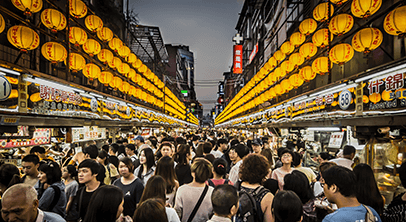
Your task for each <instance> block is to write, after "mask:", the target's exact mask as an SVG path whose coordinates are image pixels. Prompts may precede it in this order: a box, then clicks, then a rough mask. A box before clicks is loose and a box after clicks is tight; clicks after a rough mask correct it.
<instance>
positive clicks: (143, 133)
mask: <svg viewBox="0 0 406 222" xmlns="http://www.w3.org/2000/svg"><path fill="white" fill-rule="evenodd" d="M150 133H151V128H144V129H142V133H141V136H143V137H144V138H145V137H148V136H149V135H150Z"/></svg>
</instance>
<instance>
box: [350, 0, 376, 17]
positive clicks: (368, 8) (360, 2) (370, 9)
mask: <svg viewBox="0 0 406 222" xmlns="http://www.w3.org/2000/svg"><path fill="white" fill-rule="evenodd" d="M381 5H382V0H353V1H352V3H351V13H352V14H353V15H354V16H355V17H358V18H368V17H369V16H371V15H373V14H375V12H377V11H378V10H379V8H380V7H381Z"/></svg>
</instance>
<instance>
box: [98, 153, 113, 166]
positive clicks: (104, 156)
mask: <svg viewBox="0 0 406 222" xmlns="http://www.w3.org/2000/svg"><path fill="white" fill-rule="evenodd" d="M98 157H99V158H100V159H104V158H106V160H105V161H104V165H107V164H109V163H110V161H109V154H108V153H107V152H106V151H104V150H100V151H99V155H98Z"/></svg>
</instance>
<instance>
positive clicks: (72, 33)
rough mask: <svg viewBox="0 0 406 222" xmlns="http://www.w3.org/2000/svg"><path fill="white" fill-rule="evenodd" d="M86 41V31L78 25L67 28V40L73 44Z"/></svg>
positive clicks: (76, 44) (81, 43) (80, 43)
mask: <svg viewBox="0 0 406 222" xmlns="http://www.w3.org/2000/svg"><path fill="white" fill-rule="evenodd" d="M86 41H87V33H86V31H85V30H83V29H81V28H79V27H70V29H69V42H71V43H72V44H75V46H79V45H83V44H85V43H86Z"/></svg>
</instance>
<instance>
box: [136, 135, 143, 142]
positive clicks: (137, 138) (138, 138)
mask: <svg viewBox="0 0 406 222" xmlns="http://www.w3.org/2000/svg"><path fill="white" fill-rule="evenodd" d="M135 140H139V141H141V142H144V137H142V136H137V137H135Z"/></svg>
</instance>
